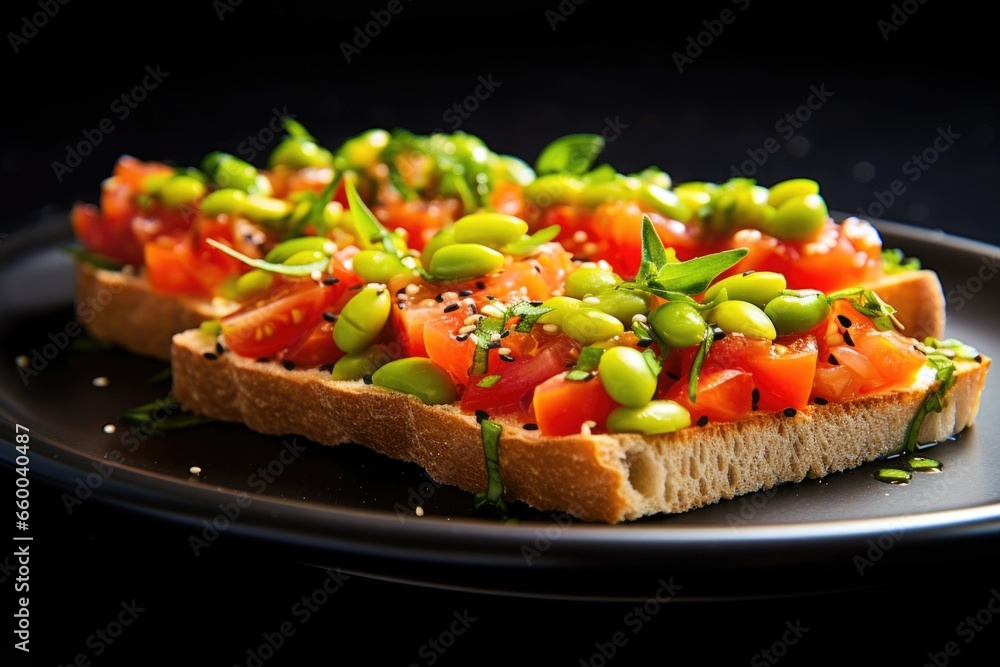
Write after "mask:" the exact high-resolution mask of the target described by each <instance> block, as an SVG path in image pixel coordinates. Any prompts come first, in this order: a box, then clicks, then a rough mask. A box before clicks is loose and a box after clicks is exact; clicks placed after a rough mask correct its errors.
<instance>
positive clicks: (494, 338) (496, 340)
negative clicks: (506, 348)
mask: <svg viewBox="0 0 1000 667" xmlns="http://www.w3.org/2000/svg"><path fill="white" fill-rule="evenodd" d="M490 342H491V343H499V342H500V334H498V333H491V334H490Z"/></svg>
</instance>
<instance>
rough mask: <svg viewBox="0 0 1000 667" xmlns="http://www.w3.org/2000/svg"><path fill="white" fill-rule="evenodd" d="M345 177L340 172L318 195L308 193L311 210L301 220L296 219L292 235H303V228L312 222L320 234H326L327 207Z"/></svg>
mask: <svg viewBox="0 0 1000 667" xmlns="http://www.w3.org/2000/svg"><path fill="white" fill-rule="evenodd" d="M342 177H343V175H342V174H338V175H337V176H336V177H334V178H333V179H332V180H331V181H330V182H329V183H327V185H326V187H325V188H323V192H321V193H320V194H319V195H318V196H317V195H315V194H313V193H311V192H310V193H308V194H307V196H308V197H309V199H308V200H307V201H309V211H308V212H307V213H306V214H305V215H304V216H302V219H301V220H298V221H296V223H295V226H294V227H292V231H291V234H290V236H292V237H295V236H301V235H302V232H303V230H305V228H306V225H308V224H309V223H312V224H313V226H314V227H315V228H316V232H317V234H319V235H321V236H322V235H325V234H326V207H327V204H329V203H330V202H331V201H333V193H334V192H336V190H337V187H338V186H339V185H340V179H341V178H342Z"/></svg>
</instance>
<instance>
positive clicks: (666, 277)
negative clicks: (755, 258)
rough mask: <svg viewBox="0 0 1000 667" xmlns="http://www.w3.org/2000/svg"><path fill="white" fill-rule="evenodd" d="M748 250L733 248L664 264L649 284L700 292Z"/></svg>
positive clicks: (682, 291) (685, 291) (665, 288)
mask: <svg viewBox="0 0 1000 667" xmlns="http://www.w3.org/2000/svg"><path fill="white" fill-rule="evenodd" d="M748 252H750V251H749V249H747V248H733V249H732V250H723V251H722V252H716V253H712V254H711V255H704V256H702V257H695V258H694V259H689V260H687V261H686V262H673V263H669V264H664V265H663V266H662V267H660V270H659V271H658V272H657V274H656V278H655V279H654V280H652V281H650V284H651V285H653V286H655V287H658V288H660V289H664V290H671V291H675V292H681V293H682V294H701V293H702V292H704V291H705V290H706V289H708V286H709V285H710V284H711V283H712V281H713V280H715V278H716V277H717V276H718V275H719V274H720V273H722V272H723V271H725V270H726V269H728V268H730V267H732V266H734V265H735V264H736V263H737V262H739V261H740V260H741V259H743V258H744V257H746V255H747V253H748Z"/></svg>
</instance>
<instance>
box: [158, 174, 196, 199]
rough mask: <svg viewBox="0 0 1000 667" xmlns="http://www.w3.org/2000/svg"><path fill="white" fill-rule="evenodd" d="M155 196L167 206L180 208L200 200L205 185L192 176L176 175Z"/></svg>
mask: <svg viewBox="0 0 1000 667" xmlns="http://www.w3.org/2000/svg"><path fill="white" fill-rule="evenodd" d="M156 194H157V196H158V197H159V198H160V201H161V202H163V203H164V204H166V205H167V206H181V205H183V204H189V203H191V202H193V201H195V200H197V199H201V197H202V196H204V194H205V184H204V183H202V182H201V181H199V180H198V179H197V178H195V177H193V176H187V175H184V174H176V175H174V176H171V177H170V178H168V179H167V180H166V182H164V183H163V184H162V185H161V186H160V189H159V191H158V192H157V193H156Z"/></svg>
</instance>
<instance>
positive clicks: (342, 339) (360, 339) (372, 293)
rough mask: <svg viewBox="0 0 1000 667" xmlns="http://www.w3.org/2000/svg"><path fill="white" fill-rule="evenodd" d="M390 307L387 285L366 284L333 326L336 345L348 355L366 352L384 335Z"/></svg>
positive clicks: (349, 302)
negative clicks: (383, 331) (365, 350)
mask: <svg viewBox="0 0 1000 667" xmlns="http://www.w3.org/2000/svg"><path fill="white" fill-rule="evenodd" d="M391 306H392V299H390V298H389V291H388V290H387V289H386V287H385V285H374V284H369V285H366V286H365V287H364V288H362V290H361V291H360V292H358V293H357V294H355V295H354V296H353V297H351V300H350V301H348V302H347V303H346V304H345V305H344V308H343V309H342V310H341V311H340V317H339V318H338V319H337V323H336V324H335V325H334V326H333V342H334V343H336V344H337V347H339V348H340V349H341V350H343V351H344V352H346V353H348V354H350V353H352V352H360V351H361V350H363V349H365V348H366V347H368V346H369V345H371V344H372V343H373V342H374V341H375V339H376V338H378V335H379V334H380V333H382V328H383V327H384V326H385V323H386V322H387V321H388V320H389V309H390V307H391Z"/></svg>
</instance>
